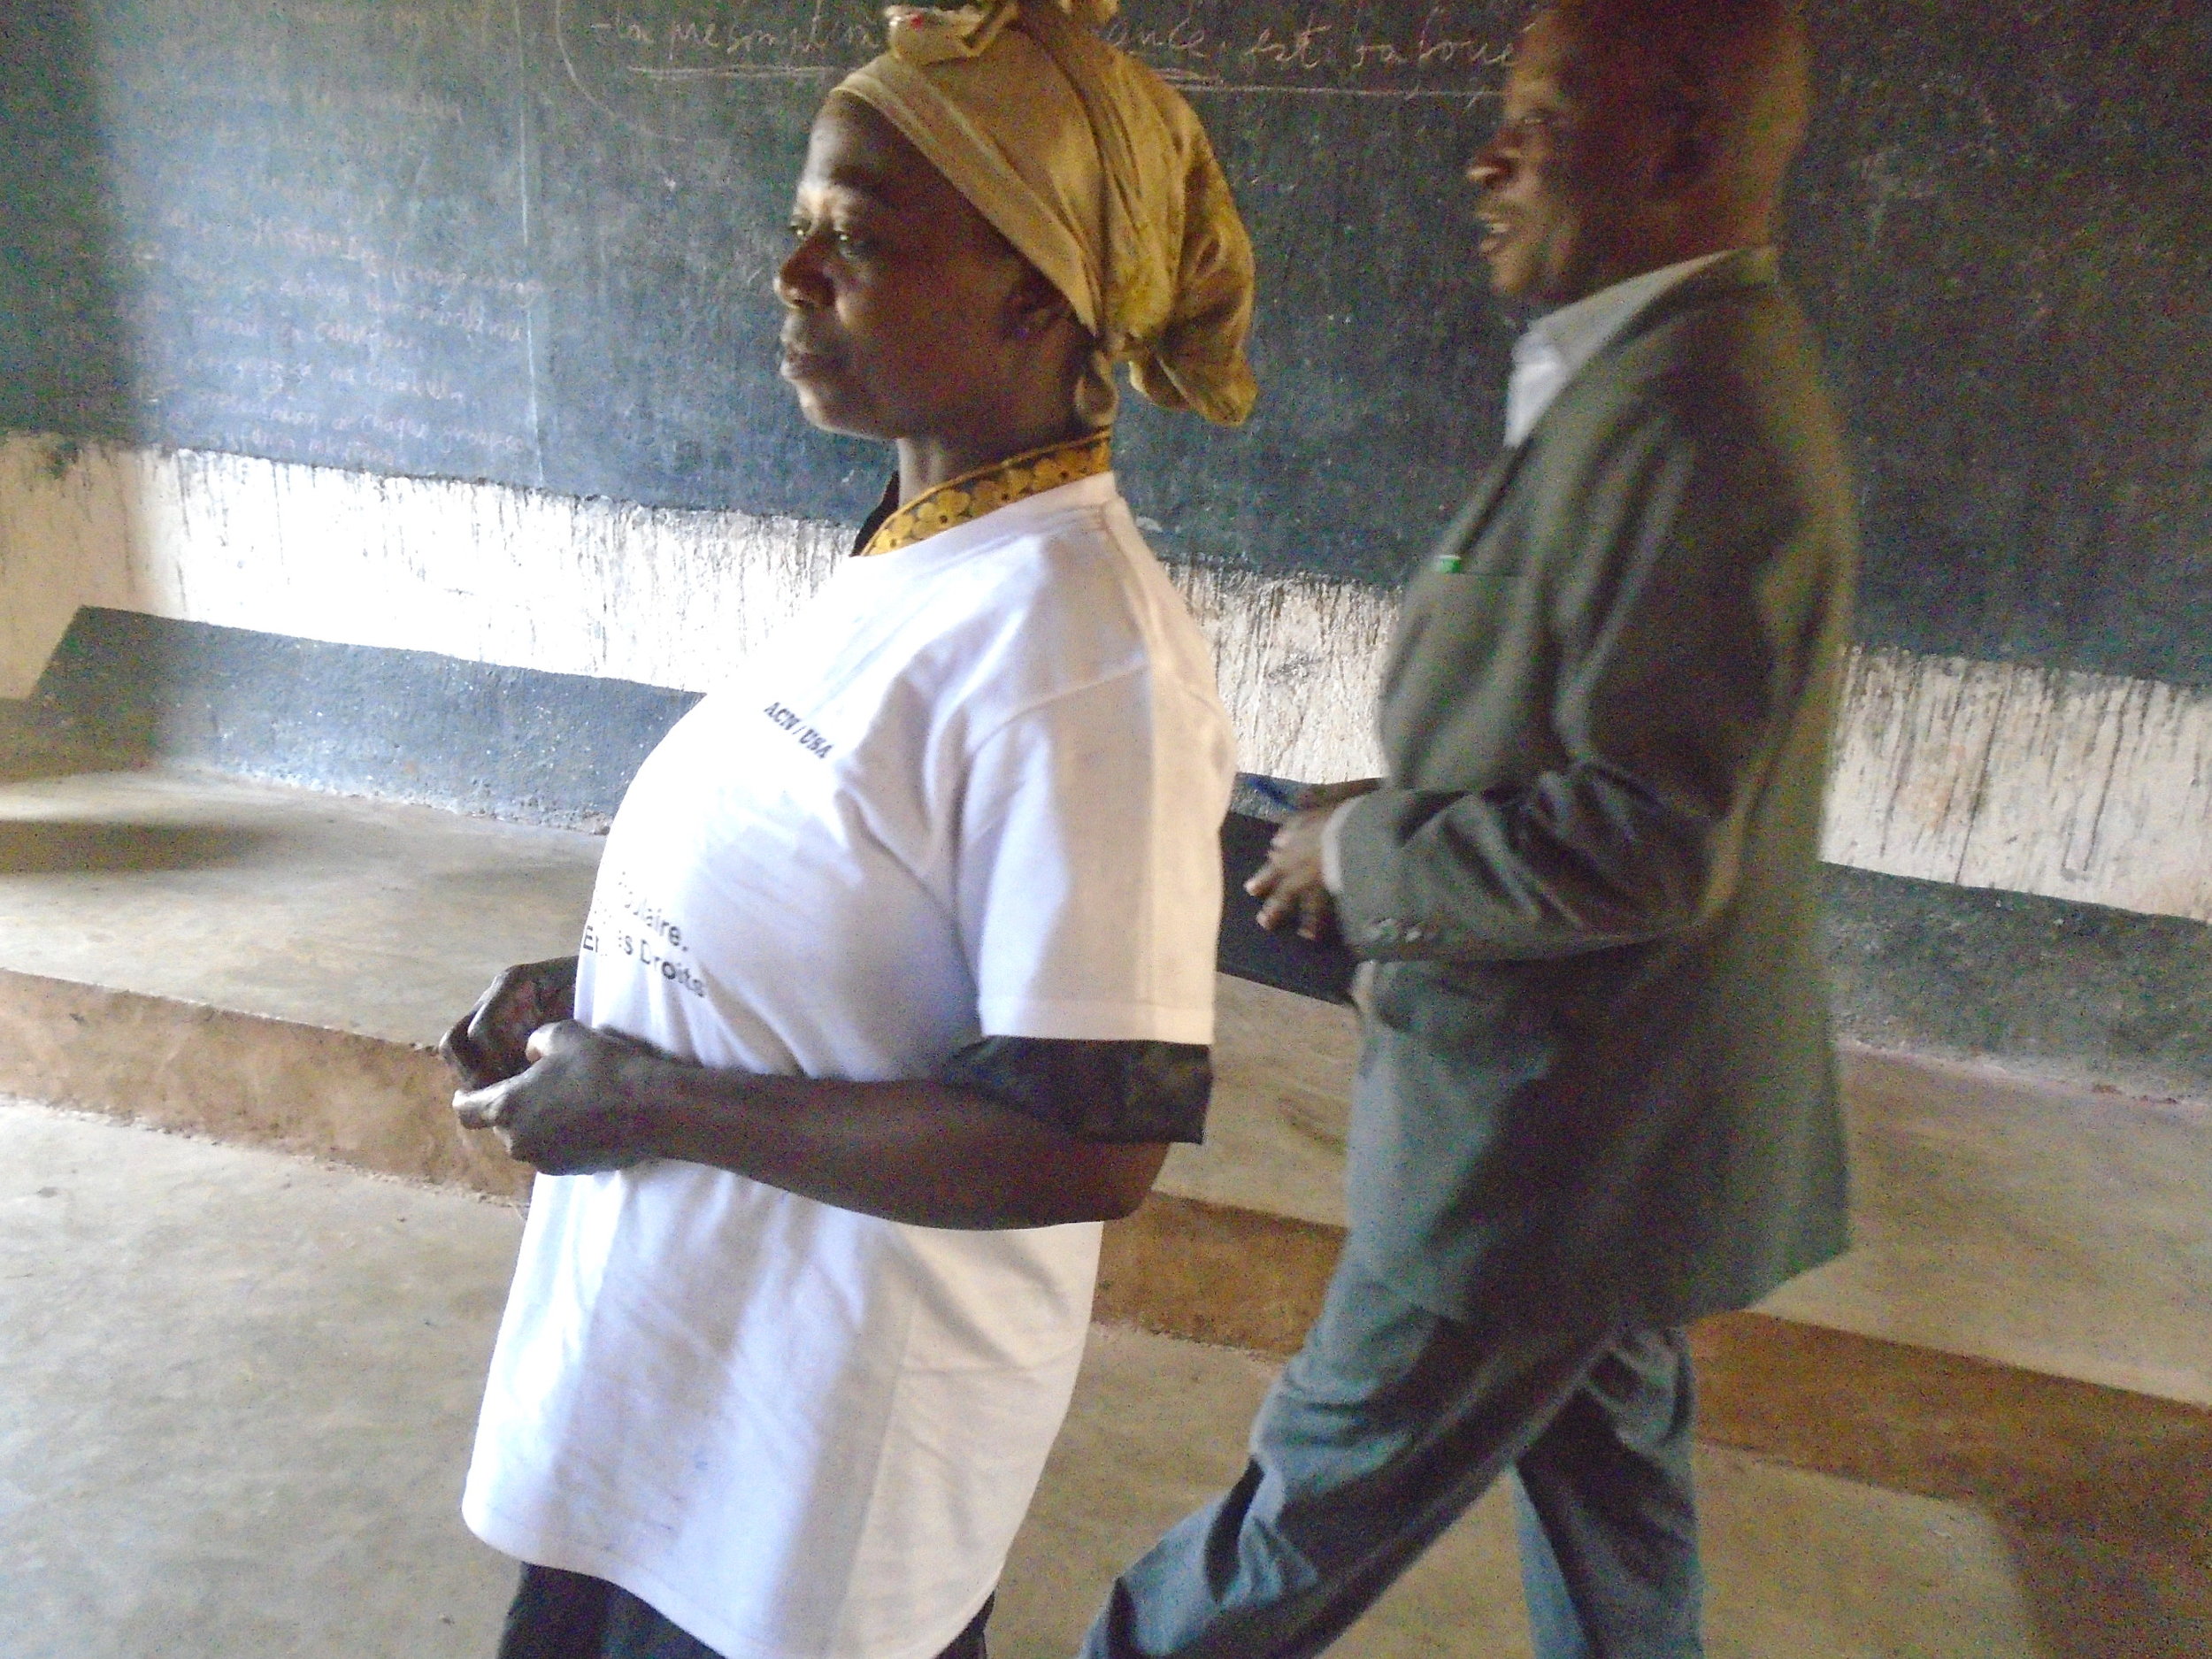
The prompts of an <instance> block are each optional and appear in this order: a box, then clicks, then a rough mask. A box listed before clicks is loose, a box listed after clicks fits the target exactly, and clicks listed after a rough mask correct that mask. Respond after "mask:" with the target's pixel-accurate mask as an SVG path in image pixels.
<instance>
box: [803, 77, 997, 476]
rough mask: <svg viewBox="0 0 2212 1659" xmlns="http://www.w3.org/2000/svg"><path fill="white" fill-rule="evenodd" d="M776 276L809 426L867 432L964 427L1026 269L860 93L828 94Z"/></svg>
mask: <svg viewBox="0 0 2212 1659" xmlns="http://www.w3.org/2000/svg"><path fill="white" fill-rule="evenodd" d="M791 230H792V234H793V237H794V239H795V242H796V244H797V245H796V246H795V247H794V248H793V250H791V253H790V255H789V257H787V258H786V259H785V260H784V263H783V267H782V269H781V270H780V271H779V272H778V273H777V275H776V297H777V298H778V299H780V300H781V301H782V303H783V307H784V313H783V334H782V342H783V361H782V365H781V373H782V375H783V378H784V379H785V380H788V381H789V382H790V383H791V385H792V388H794V389H795V391H796V392H797V393H798V396H799V407H800V409H801V411H802V412H803V413H804V414H805V416H806V418H807V419H808V420H810V421H811V422H812V423H813V424H814V425H815V426H820V427H822V428H824V429H825V430H827V431H830V432H842V433H848V434H851V435H853V436H855V437H864V438H905V437H915V436H921V435H925V434H934V433H941V432H944V431H947V430H949V429H956V428H958V427H959V426H962V425H963V424H964V421H965V420H966V419H968V418H969V417H970V416H971V415H972V413H973V411H974V410H975V408H976V407H978V406H979V404H980V403H982V402H984V401H986V400H987V398H988V397H989V396H991V394H992V392H993V390H994V389H995V388H997V387H998V386H999V385H1000V384H1001V381H1000V380H999V379H997V378H996V377H995V371H997V370H1000V369H1002V368H1003V367H1004V366H1005V364H1006V360H1007V357H1008V353H1007V350H1006V346H1007V339H1006V334H1005V322H1006V319H1007V317H1008V315H1009V303H1010V296H1012V295H1013V293H1014V290H1015V288H1017V287H1018V285H1019V284H1020V283H1021V282H1022V281H1023V280H1024V278H1025V276H1026V274H1027V271H1028V267H1027V266H1026V265H1024V264H1023V263H1022V261H1021V259H1020V257H1019V256H1018V255H1017V254H1016V253H1015V252H1014V251H1013V250H1012V249H1011V248H1010V247H1009V246H1008V245H1007V244H1006V243H1005V242H1004V241H1003V240H1002V239H1001V238H1000V237H999V236H998V234H997V233H996V232H995V231H994V230H992V228H991V227H990V225H989V223H988V222H987V220H986V219H984V218H983V216H982V215H981V214H980V213H979V212H977V211H976V210H975V208H974V207H973V206H972V204H970V203H969V201H968V200H967V198H966V197H965V196H962V195H961V194H960V193H959V191H957V190H956V189H955V188H953V187H952V185H951V183H950V182H949V180H947V179H946V178H945V176H944V175H943V174H942V173H939V172H938V171H937V169H936V168H934V167H933V166H931V165H929V163H928V162H927V161H926V159H924V158H923V157H922V155H921V153H920V152H919V151H918V150H916V149H915V148H914V147H913V145H911V144H910V143H909V142H907V141H906V139H905V138H904V137H902V135H901V134H899V132H898V131H897V129H896V128H895V127H892V126H891V125H890V123H889V122H887V121H886V120H885V119H883V118H882V117H881V116H879V115H878V114H877V113H876V112H875V111H873V110H872V109H870V108H869V107H868V106H867V105H865V104H861V103H859V102H857V101H856V100H854V99H850V98H842V97H833V98H830V99H828V100H827V101H826V103H825V104H823V106H822V111H821V113H820V114H819V115H818V116H817V117H816V118H815V122H814V130H813V134H812V136H811V138H810V141H809V142H808V145H807V155H806V165H805V167H804V169H803V171H802V172H801V173H800V174H799V184H798V189H797V191H796V194H795V197H794V199H793V203H792V209H791Z"/></svg>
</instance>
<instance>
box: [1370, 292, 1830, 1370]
mask: <svg viewBox="0 0 2212 1659" xmlns="http://www.w3.org/2000/svg"><path fill="white" fill-rule="evenodd" d="M1854 564H1855V533H1854V530H1853V526H1852V513H1851V499H1850V490H1849V488H1848V485H1847V481H1846V479H1845V474H1844V468H1843V464H1842V459H1841V454H1840V449H1839V441H1838V434H1837V431H1836V426H1835V421H1834V418H1833V415H1832V412H1831V411H1830V408H1829V404H1828V401H1827V397H1826V396H1825V394H1824V391H1823V390H1822V388H1821V385H1820V380H1819V375H1818V370H1817V365H1816V361H1815V357H1814V352H1813V349H1812V346H1811V343H1810V342H1809V338H1808V334H1807V330H1806V327H1805V325H1804V321H1803V319H1802V317H1801V314H1800V312H1799V311H1798V310H1797V307H1796V305H1795V304H1794V303H1793V302H1792V301H1791V299H1790V298H1789V296H1787V295H1786V293H1785V292H1784V291H1783V289H1782V288H1781V287H1780V285H1779V283H1778V280H1777V279H1776V275H1775V270H1774V262H1773V257H1772V255H1771V254H1770V252H1767V251H1764V250H1761V251H1756V252H1752V251H1745V252H1739V253H1736V254H1732V255H1730V256H1728V257H1725V258H1724V259H1721V260H1719V261H1717V262H1716V263H1715V264H1714V265H1710V266H1708V267H1707V268H1705V269H1704V270H1701V271H1700V272H1699V273H1696V274H1695V275H1694V276H1693V277H1691V278H1690V279H1689V280H1687V281H1686V282H1685V283H1684V284H1683V285H1681V286H1680V287H1678V288H1674V289H1672V290H1671V291H1670V292H1668V293H1666V294H1665V295H1663V296H1661V297H1660V298H1659V299H1658V300H1657V301H1655V303H1653V304H1652V305H1650V306H1649V307H1648V308H1647V309H1646V310H1645V311H1643V312H1642V313H1641V314H1640V316H1639V317H1637V318H1636V319H1633V320H1632V322H1631V323H1630V324H1629V326H1628V327H1627V328H1626V330H1625V331H1624V333H1623V334H1620V335H1619V336H1617V337H1616V338H1615V339H1614V340H1613V341H1612V342H1610V343H1609V345H1607V346H1606V347H1605V348H1604V349H1602V350H1601V352H1600V353H1599V355H1598V356H1597V357H1594V358H1593V359H1592V360H1591V361H1590V362H1589V363H1588V364H1587V365H1585V366H1584V368H1583V369H1582V370H1581V372H1580V373H1578V374H1577V375H1576V376H1575V378H1574V380H1572V381H1571V383H1570V384H1569V385H1568V387H1567V388H1565V390H1564V391H1563V392H1562V393H1561V394H1560V396H1559V398H1558V400H1557V401H1556V402H1555V403H1554V404H1553V405H1552V407H1551V408H1550V409H1549V410H1548V411H1547V412H1546V413H1545V415H1544V417H1543V419H1541V420H1540V421H1539V422H1538V424H1537V426H1536V427H1535V429H1534V430H1533V431H1532V433H1531V434H1530V435H1529V437H1528V439H1527V441H1526V442H1525V443H1524V444H1523V445H1522V446H1521V447H1520V448H1519V449H1517V450H1514V451H1511V452H1509V453H1508V454H1507V455H1506V456H1504V457H1502V458H1501V459H1500V461H1499V462H1498V464H1497V465H1496V466H1495V467H1494V468H1493V470H1492V472H1490V474H1489V475H1488V476H1487V477H1486V479H1485V480H1484V481H1483V483H1482V485H1481V487H1480V488H1479V489H1478V490H1477V492H1476V494H1475V496H1474V498H1473V500H1472V501H1471V502H1470V503H1468V506H1467V508H1466V510H1465V511H1463V513H1462V514H1461V515H1460V517H1459V518H1458V520H1457V521H1456V522H1455V524H1454V525H1453V526H1452V527H1451V529H1450V530H1449V531H1448V533H1447V534H1446V535H1445V537H1444V540H1443V541H1442V543H1441V544H1440V548H1439V549H1438V553H1437V555H1436V556H1435V557H1432V559H1431V560H1430V561H1429V562H1428V564H1427V565H1425V567H1424V568H1423V570H1422V571H1421V572H1420V573H1419V574H1418V575H1417V577H1416V578H1415V580H1414V581H1413V583H1412V585H1411V587H1410V588H1409V590H1408V592H1407V594H1406V597H1405V603H1404V609H1403V611H1402V616H1401V618H1400V621H1399V624H1398V629H1397V634H1396V637H1395V639H1394V643H1393V645H1392V649H1391V651H1390V655H1389V658H1388V664H1387V668H1386V675H1385V680H1384V687H1383V697H1382V738H1383V749H1384V754H1385V757H1386V764H1387V766H1388V769H1389V770H1388V777H1387V780H1386V786H1385V787H1383V788H1382V789H1380V790H1379V791H1378V792H1377V793H1376V794H1374V795H1370V796H1367V797H1365V798H1363V800H1361V801H1360V802H1358V803H1356V805H1355V806H1353V807H1352V808H1351V809H1350V810H1348V813H1347V814H1346V816H1345V818H1344V820H1343V822H1342V824H1341V826H1340V848H1341V852H1342V881H1343V891H1342V894H1341V895H1340V918H1341V920H1342V923H1343V926H1344V931H1345V936H1346V938H1347V939H1348V941H1349V942H1350V943H1351V945H1352V947H1353V949H1356V951H1357V952H1358V953H1359V954H1360V955H1361V956H1364V957H1367V958H1370V959H1371V960H1373V961H1374V962H1376V963H1377V964H1378V966H1377V968H1376V969H1375V971H1374V973H1373V978H1372V981H1371V991H1370V1008H1369V1013H1368V1021H1367V1033H1366V1048H1365V1051H1364V1053H1363V1057H1362V1061H1361V1069H1360V1079H1359V1083H1358V1087H1357V1090H1356V1097H1355V1104H1354V1111H1353V1124H1352V1140H1351V1150H1350V1171H1349V1196H1350V1208H1351V1216H1352V1225H1351V1238H1350V1244H1349V1248H1351V1250H1352V1251H1353V1253H1354V1254H1355V1256H1356V1257H1358V1258H1359V1259H1360V1260H1361V1261H1362V1262H1363V1263H1364V1264H1365V1265H1366V1266H1368V1267H1369V1268H1370V1269H1371V1270H1372V1271H1376V1272H1378V1273H1379V1274H1380V1275H1381V1276H1382V1277H1383V1278H1384V1279H1385V1280H1386V1282H1388V1283H1391V1284H1393V1285H1394V1286H1397V1287H1399V1288H1400V1289H1401V1290H1402V1292H1403V1293H1404V1294H1407V1295H1408V1296H1409V1298H1410V1299H1412V1300H1413V1301H1415V1302H1419V1303H1421V1304H1423V1305H1425V1306H1427V1307H1429V1308H1431V1309H1432V1310H1434V1311H1436V1312H1439V1313H1443V1314H1446V1315H1449V1316H1453V1317H1463V1316H1466V1315H1469V1314H1471V1313H1476V1312H1478V1311H1479V1312H1481V1313H1483V1314H1484V1315H1485V1316H1486V1317H1496V1316H1501V1315H1509V1314H1512V1313H1525V1314H1526V1315H1527V1316H1528V1317H1545V1318H1554V1319H1558V1320H1561V1321H1563V1322H1564V1321H1585V1320H1586V1321H1590V1322H1593V1323H1596V1322H1605V1323H1609V1324H1610V1323H1617V1324H1620V1325H1628V1326H1655V1325H1672V1324H1677V1323H1680V1322H1683V1321H1686V1320H1687V1319H1690V1318H1693V1317H1696V1316H1698V1315H1700V1314H1702V1313H1706V1312H1709V1311H1711V1310H1716V1309H1720V1308H1728V1307H1740V1306H1742V1305H1744V1304H1746V1303H1747V1302H1752V1301H1754V1300H1755V1299H1756V1298H1757V1297H1759V1296H1760V1295H1762V1294H1763V1293H1765V1292H1766V1291H1768V1290H1769V1289H1770V1288H1772V1287H1773V1286H1776V1285H1777V1284H1778V1283H1780V1282H1781V1281H1782V1280H1784V1279H1787V1278H1789V1277H1790V1276H1792V1275H1793V1274H1794V1273H1797V1272H1800V1271H1803V1270H1804V1269H1806V1268H1808V1267H1810V1266H1813V1265H1815V1264H1816V1263H1819V1262H1821V1261H1824V1260H1825V1259H1826V1258H1828V1257H1829V1256H1833V1255H1835V1254H1836V1253H1837V1252H1838V1251H1839V1250H1840V1249H1842V1248H1844V1245H1845V1242H1846V1208H1845V1172H1844V1152H1843V1138H1842V1132H1841V1127H1840V1124H1839V1116H1838V1111H1837V1101H1836V1079H1835V1062H1834V1055H1833V1051H1832V1046H1831V1043H1830V1039H1829V1030H1828V1016H1827V994H1826V987H1825V984H1824V978H1823V974H1822V970H1821V962H1820V944H1819V937H1818V908H1819V876H1818V868H1817V864H1816V857H1817V853H1818V847H1819V834H1820V818H1821V802H1822V793H1823V786H1824V780H1825V772H1826V763H1827V747H1828V733H1829V728H1830V726H1831V724H1832V720H1833V718H1834V714H1835V709H1836V702H1837V695H1838V687H1839V680H1840V677H1841V672H1842V667H1843V659H1844V652H1845V649H1846V646H1847V641H1848V639H1849V632H1850V595H1851V588H1852V580H1853V571H1854Z"/></svg>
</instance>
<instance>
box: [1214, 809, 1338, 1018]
mask: <svg viewBox="0 0 2212 1659" xmlns="http://www.w3.org/2000/svg"><path fill="white" fill-rule="evenodd" d="M1274 838H1275V826H1274V825H1272V824H1271V823H1269V822H1268V821H1267V819H1265V818H1254V817H1252V816H1251V815H1250V814H1249V813H1245V812H1232V813H1230V814H1229V816H1228V817H1227V818H1225V819H1224V820H1223V821H1222V825H1221V882H1222V893H1221V945H1220V956H1219V960H1220V966H1221V971H1222V972H1224V973H1233V974H1235V975H1236V977H1237V978H1238V979H1252V980H1255V981H1256V982H1257V983H1259V984H1261V985H1271V986H1273V987H1275V988H1276V989H1277V990H1279V991H1293V992H1295V993H1296V994H1297V995H1300V996H1310V997H1314V998H1317V999H1318V1000H1319V1001H1321V1002H1350V1001H1351V1000H1352V970H1353V969H1354V968H1355V967H1356V966H1357V965H1358V964H1359V958H1358V957H1356V956H1354V955H1353V954H1352V953H1351V952H1350V951H1348V950H1347V949H1345V948H1344V946H1343V945H1342V944H1341V943H1340V942H1339V941H1336V940H1334V939H1332V940H1330V941H1327V942H1326V943H1320V942H1317V941H1314V940H1310V939H1301V938H1299V937H1298V935H1297V934H1296V933H1289V932H1283V933H1269V932H1268V931H1267V930H1266V929H1265V928H1263V927H1262V926H1260V925H1259V922H1258V920H1257V919H1256V918H1258V916H1259V912H1260V905H1259V901H1258V900H1257V899H1255V898H1254V897H1252V895H1250V894H1248V893H1247V892H1246V891H1245V890H1244V884H1245V882H1246V881H1248V879H1250V878H1251V876H1252V872H1254V871H1256V870H1257V869H1258V868H1259V867H1260V866H1261V865H1262V864H1265V863H1266V862H1267V844H1268V842H1269V841H1272V840H1273V839H1274Z"/></svg>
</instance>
